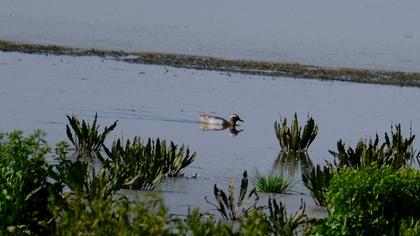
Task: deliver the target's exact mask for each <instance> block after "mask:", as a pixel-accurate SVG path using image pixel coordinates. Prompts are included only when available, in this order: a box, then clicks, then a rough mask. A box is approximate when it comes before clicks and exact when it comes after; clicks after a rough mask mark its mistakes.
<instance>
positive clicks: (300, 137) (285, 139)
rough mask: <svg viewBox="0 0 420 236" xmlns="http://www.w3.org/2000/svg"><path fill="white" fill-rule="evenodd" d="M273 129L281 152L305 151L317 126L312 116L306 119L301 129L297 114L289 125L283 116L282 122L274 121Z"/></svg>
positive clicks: (316, 130) (312, 138)
mask: <svg viewBox="0 0 420 236" xmlns="http://www.w3.org/2000/svg"><path fill="white" fill-rule="evenodd" d="M274 130H275V133H276V137H277V139H278V141H279V144H280V147H281V149H282V151H283V152H285V153H289V152H305V151H307V150H308V148H309V146H310V145H311V143H312V142H313V141H314V139H315V137H316V135H317V134H318V126H317V125H316V124H315V121H314V119H313V118H312V117H309V119H308V120H307V121H306V125H305V126H304V128H303V130H302V127H301V126H300V125H299V122H298V119H297V114H296V113H295V116H294V120H293V121H292V123H291V124H290V127H289V125H288V123H287V119H286V118H285V119H284V120H283V122H277V121H276V122H275V123H274Z"/></svg>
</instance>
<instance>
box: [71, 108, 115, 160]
mask: <svg viewBox="0 0 420 236" xmlns="http://www.w3.org/2000/svg"><path fill="white" fill-rule="evenodd" d="M97 118H98V114H95V118H94V120H93V124H92V125H91V124H90V123H88V122H87V121H85V120H82V122H80V120H79V118H77V116H75V115H72V116H69V115H67V119H68V121H69V124H70V126H69V125H66V133H67V137H68V139H69V140H70V142H71V143H72V144H73V145H74V148H75V155H76V157H77V158H93V157H96V156H97V155H98V153H99V151H100V149H101V148H102V146H103V145H104V142H105V139H106V137H107V135H108V134H109V133H110V132H111V131H112V130H113V129H114V128H115V126H117V122H118V121H115V122H114V124H112V125H111V126H109V127H105V128H104V130H103V132H102V133H101V132H100V131H99V125H96V122H97ZM70 128H71V129H70ZM72 131H73V132H72Z"/></svg>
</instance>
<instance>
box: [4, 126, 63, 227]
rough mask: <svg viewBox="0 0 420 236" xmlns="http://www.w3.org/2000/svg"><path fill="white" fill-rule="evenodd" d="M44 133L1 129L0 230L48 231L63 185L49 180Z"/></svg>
mask: <svg viewBox="0 0 420 236" xmlns="http://www.w3.org/2000/svg"><path fill="white" fill-rule="evenodd" d="M44 137H45V133H44V132H42V131H40V130H36V131H34V132H33V133H31V134H29V135H28V136H26V137H25V136H24V135H23V132H22V131H13V132H10V133H2V132H0V189H1V191H0V234H2V235H3V234H6V235H7V234H10V235H22V234H49V233H51V228H52V226H51V219H52V217H53V215H52V213H51V212H50V210H49V205H50V202H49V200H50V199H52V198H59V192H60V191H61V185H60V184H59V183H51V182H49V181H48V179H49V174H50V171H51V167H50V166H49V165H48V163H47V162H46V160H45V156H46V155H47V153H48V152H49V151H50V147H49V146H48V144H47V143H46V142H45V140H44Z"/></svg>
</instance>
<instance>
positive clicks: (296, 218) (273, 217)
mask: <svg viewBox="0 0 420 236" xmlns="http://www.w3.org/2000/svg"><path fill="white" fill-rule="evenodd" d="M268 209H269V215H268V219H269V223H270V230H271V232H272V234H274V235H296V233H297V230H298V229H299V227H301V226H303V225H307V224H308V223H309V222H310V219H309V218H308V217H307V215H306V213H305V204H304V203H303V201H301V205H300V208H299V211H298V212H296V213H295V214H294V215H290V216H289V215H288V214H287V211H286V207H285V205H283V203H282V202H281V201H280V202H279V203H277V201H276V200H275V199H271V198H270V199H269V200H268Z"/></svg>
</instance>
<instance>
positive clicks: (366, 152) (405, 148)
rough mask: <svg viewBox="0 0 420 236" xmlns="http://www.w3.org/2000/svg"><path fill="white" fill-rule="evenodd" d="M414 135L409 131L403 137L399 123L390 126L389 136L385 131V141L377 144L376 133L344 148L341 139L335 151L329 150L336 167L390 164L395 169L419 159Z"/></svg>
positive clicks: (419, 154)
mask: <svg viewBox="0 0 420 236" xmlns="http://www.w3.org/2000/svg"><path fill="white" fill-rule="evenodd" d="M414 138H415V135H414V134H412V133H411V132H410V135H409V137H408V138H405V137H404V136H403V134H402V131H401V125H400V124H398V125H396V126H395V130H394V128H393V127H391V138H390V137H389V135H388V134H387V133H385V142H384V143H382V144H379V138H378V135H376V136H375V139H369V141H367V142H366V141H364V140H360V141H359V142H358V143H357V145H356V147H355V148H354V149H353V148H351V147H348V148H346V147H345V144H344V142H343V141H342V140H340V141H338V142H337V152H335V151H329V152H330V153H331V155H333V157H334V164H335V166H336V167H337V168H356V169H358V168H360V167H362V166H367V165H371V164H378V165H379V166H383V165H390V166H392V167H394V168H396V169H399V168H402V167H407V166H409V165H410V164H411V163H412V162H413V161H417V162H418V161H419V157H420V153H419V152H418V151H415V150H414V148H413V141H414Z"/></svg>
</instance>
